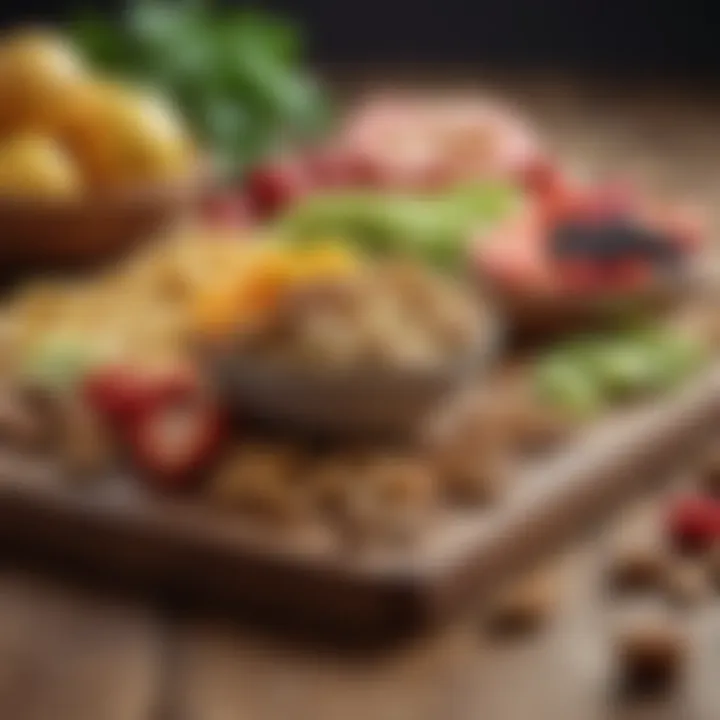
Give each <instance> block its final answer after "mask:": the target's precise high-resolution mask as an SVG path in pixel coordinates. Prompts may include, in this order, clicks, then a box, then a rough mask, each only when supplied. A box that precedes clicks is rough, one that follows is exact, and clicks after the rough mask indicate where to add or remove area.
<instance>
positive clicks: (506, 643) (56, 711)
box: [0, 79, 720, 720]
mask: <svg viewBox="0 0 720 720" xmlns="http://www.w3.org/2000/svg"><path fill="white" fill-rule="evenodd" d="M504 88H505V90H506V92H509V93H510V94H511V95H512V96H513V97H516V98H517V100H518V103H519V104H520V105H521V106H522V107H524V108H525V109H527V110H528V111H529V112H531V113H532V114H533V116H534V117H536V118H537V119H538V121H539V122H540V123H541V125H543V126H544V127H545V129H546V130H547V132H548V133H549V134H550V135H551V137H552V139H553V143H554V144H555V145H556V146H557V147H558V148H559V149H560V151H561V152H562V153H563V154H565V155H566V156H568V157H570V158H582V159H584V160H586V161H589V162H590V163H591V164H593V165H594V166H595V167H597V168H599V169H600V170H602V169H607V168H613V167H628V168H630V170H631V172H632V173H633V174H636V175H638V176H640V177H642V178H644V179H645V180H646V181H647V182H648V183H650V184H652V185H653V186H655V187H657V188H660V189H670V190H673V191H683V192H687V193H690V194H691V195H692V196H693V197H695V198H696V199H697V200H699V201H701V202H704V203H706V204H708V205H709V206H710V207H712V206H713V205H717V204H718V201H720V133H718V132H717V128H718V127H720V102H718V99H717V97H708V95H707V93H706V92H704V91H703V90H702V89H699V90H695V91H692V90H691V89H690V88H687V87H686V88H682V87H681V88H679V89H674V90H671V89H669V88H664V87H660V88H659V89H658V88H650V87H647V86H642V87H640V86H626V87H625V88H622V89H620V90H618V89H617V87H613V86H612V85H603V84H597V83H596V84H591V83H586V82H571V81H569V80H562V81H560V80H557V79H553V80H552V81H549V80H546V81H542V82H541V81H540V80H538V79H536V80H534V81H532V82H529V83H528V82H521V81H520V80H517V79H514V80H513V79H510V80H508V79H505V80H504ZM690 460H691V459H690V458H688V461H690ZM87 542H88V543H92V542H93V537H92V536H91V535H89V536H88V537H87ZM4 550H5V551H6V552H4V553H3V556H5V555H12V548H4ZM558 562H560V560H558ZM562 566H563V570H564V572H561V573H560V578H561V581H560V582H561V584H562V585H563V588H564V591H563V592H562V593H561V594H560V597H561V599H562V600H561V602H562V608H561V611H560V612H558V613H557V614H556V616H555V619H554V620H553V621H552V622H551V623H550V624H549V625H548V626H547V627H546V628H545V629H544V630H543V631H541V632H540V633H538V634H536V635H535V636H532V637H530V638H524V639H523V638H518V639H516V640H514V641H510V640H508V639H503V640H500V639H497V638H492V637H488V636H487V635H486V634H484V633H482V632H481V631H480V629H479V624H478V619H477V617H476V616H471V617H466V618H464V619H462V620H459V621H458V623H457V624H456V625H453V626H452V627H450V628H447V629H446V630H445V631H444V632H443V633H441V634H439V635H435V636H433V637H429V638H425V639H423V640H422V641H421V642H420V641H419V642H418V643H416V644H413V645H410V646H405V647H403V648H401V649H398V650H396V651H393V652H391V653H387V654H383V655H381V656H374V657H341V656H337V655H334V654H329V653H327V652H323V651H320V650H319V649H316V650H314V651H311V650H310V649H308V648H306V647H305V648H303V647H296V646H289V645H285V644H281V643H279V642H276V641H271V640H269V639H265V638H262V637H261V636H257V635H255V634H253V633H250V632H248V631H247V629H246V628H241V627H238V626H236V625H234V624H232V623H230V622H229V621H227V620H221V619H213V618H211V617H200V616H194V615H189V616H188V615H186V614H179V613H177V612H175V611H174V610H173V605H174V604H173V603H169V602H167V601H161V600H158V599H156V600H155V601H151V600H150V599H147V598H145V599H131V598H127V597H125V598H123V597H121V596H109V595H104V594H100V593H99V592H98V591H97V590H90V589H86V588H84V587H81V586H77V585H74V584H70V583H68V582H65V581H61V580H58V579H52V578H51V577H50V576H38V575H36V574H34V573H33V572H31V571H30V570H18V569H16V567H14V566H11V565H10V564H8V563H5V562H4V563H3V565H2V567H1V568H0V718H1V719H2V720H45V719H46V718H47V719H48V720H50V719H52V720H175V719H177V720H226V719H228V720H230V719H232V720H245V719H248V720H276V719H277V720H293V719H294V718H298V719H300V720H302V719H304V718H313V720H336V719H340V718H342V720H354V719H355V718H358V719H360V718H363V719H365V718H372V720H406V719H407V720H446V719H447V720H475V719H477V718H483V719H487V720H526V719H527V718H533V720H566V719H567V720H596V719H597V720H601V719H603V718H614V719H615V720H640V719H641V718H652V719H653V720H665V719H666V718H667V719H668V720H671V719H672V720H682V719H684V718H688V719H689V720H717V718H718V717H720V710H719V709H718V708H720V683H718V682H717V677H718V673H720V653H718V647H720V603H716V604H712V603H710V604H708V605H707V606H704V607H702V608H701V609H700V610H699V611H698V612H695V613H692V614H691V615H690V616H689V617H688V622H689V624H690V631H691V634H692V637H693V642H692V644H691V656H690V658H689V663H688V667H687V672H686V677H684V678H683V681H682V682H681V683H680V685H679V686H678V688H677V690H676V691H675V692H674V693H672V694H671V695H669V696H668V697H667V698H664V699H663V700H662V701H657V702H653V703H645V704H636V703H633V702H621V701H620V700H619V699H617V697H616V695H615V694H614V693H613V692H612V683H611V677H612V672H611V670H612V668H611V666H610V664H609V658H608V647H607V634H606V632H605V628H606V623H607V617H606V608H605V605H604V603H603V601H602V599H601V595H602V593H601V592H600V587H599V580H598V565H597V553H596V550H595V547H594V544H593V543H592V542H590V544H589V545H587V546H579V547H577V548H576V549H575V550H574V551H573V552H572V554H571V555H570V556H568V557H567V558H564V559H563V560H562Z"/></svg>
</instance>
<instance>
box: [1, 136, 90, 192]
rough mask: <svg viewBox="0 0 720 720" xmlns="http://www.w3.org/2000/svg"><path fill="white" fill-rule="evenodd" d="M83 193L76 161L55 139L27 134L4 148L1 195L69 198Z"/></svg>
mask: <svg viewBox="0 0 720 720" xmlns="http://www.w3.org/2000/svg"><path fill="white" fill-rule="evenodd" d="M82 189H83V187H82V180H81V177H80V174H79V173H78V170H77V168H76V167H75V165H74V163H73V161H72V159H71V158H70V157H69V156H68V155H67V153H66V152H65V150H64V149H63V147H62V146H61V145H59V144H58V143H57V142H55V141H54V140H52V139H51V138H49V137H46V136H43V135H37V134H24V135H16V136H13V137H11V138H9V139H7V140H6V141H5V142H3V143H2V144H0V195H4V196H13V197H54V198H69V197H76V196H78V195H79V194H80V193H81V192H82Z"/></svg>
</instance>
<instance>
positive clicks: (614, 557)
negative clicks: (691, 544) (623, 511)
mask: <svg viewBox="0 0 720 720" xmlns="http://www.w3.org/2000/svg"><path fill="white" fill-rule="evenodd" d="M668 570H669V553H668V551H667V547H666V545H665V543H664V542H663V538H662V536H661V534H660V527H659V524H658V523H657V522H655V518H654V517H652V516H648V513H644V512H642V513H635V514H634V516H633V517H631V518H628V519H626V520H625V521H624V522H621V523H620V525H619V526H618V529H617V530H616V532H615V534H614V536H613V537H612V539H611V543H610V550H609V559H608V567H607V573H608V578H609V581H610V584H611V585H612V587H613V588H615V589H617V590H630V591H634V590H647V589H657V588H659V587H663V585H664V584H665V579H666V577H667V574H668Z"/></svg>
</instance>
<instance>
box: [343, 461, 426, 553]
mask: <svg viewBox="0 0 720 720" xmlns="http://www.w3.org/2000/svg"><path fill="white" fill-rule="evenodd" d="M436 490H437V485H436V480H435V477H434V475H433V473H432V472H431V470H430V469H429V468H428V467H427V465H426V464H424V463H422V462H421V461H419V460H417V459H413V458H406V457H402V456H397V457H395V456H378V457H373V458H369V459H368V462H367V465H366V466H365V468H364V469H363V470H362V471H361V473H360V474H359V475H358V476H357V477H356V478H355V481H354V483H353V484H352V486H351V487H350V488H349V493H348V503H347V506H346V516H345V520H346V522H347V524H348V528H347V529H348V530H349V532H350V533H351V534H352V535H353V536H354V537H355V538H356V539H357V538H360V539H368V538H371V537H375V538H381V539H387V540H397V541H403V540H407V539H409V538H412V537H415V536H416V535H417V533H418V531H419V529H420V528H421V527H422V526H423V525H424V524H425V523H426V522H427V521H428V519H429V517H430V515H431V513H432V511H433V509H434V507H435V499H436Z"/></svg>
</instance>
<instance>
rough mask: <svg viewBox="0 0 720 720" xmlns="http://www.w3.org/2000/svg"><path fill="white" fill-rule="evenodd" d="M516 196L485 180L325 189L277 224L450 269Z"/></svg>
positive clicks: (299, 236)
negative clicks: (449, 185) (434, 188)
mask: <svg viewBox="0 0 720 720" xmlns="http://www.w3.org/2000/svg"><path fill="white" fill-rule="evenodd" d="M517 202H518V196H517V193H516V191H515V190H513V189H512V188H510V187H509V186H506V185H500V184H489V183H488V184H476V185H469V186H461V187H456V188H453V189H451V190H449V191H446V192H444V193H440V194H438V195H434V196H431V197H420V196H413V195H400V196H397V195H386V194H382V193H379V192H370V191H364V192H362V191H361V192H340V193H328V194H323V195H315V196H313V197H311V198H309V199H308V200H306V201H305V202H304V203H300V204H299V205H296V206H295V207H293V208H291V210H290V211H289V212H288V214H287V215H285V217H283V218H281V220H280V222H279V228H278V229H279V233H280V234H281V235H283V236H285V237H287V238H290V239H291V240H294V241H298V242H307V241H313V240H316V239H323V238H327V237H329V236H331V237H340V238H343V239H345V240H346V241H347V242H349V243H352V244H354V245H355V246H357V247H358V248H359V249H361V250H363V251H366V252H369V253H371V254H376V255H405V256H409V257H417V258H419V259H421V260H424V261H426V262H429V263H431V264H433V265H435V266H438V267H443V268H447V269H454V268H458V267H460V266H461V265H462V262H463V261H464V260H465V257H466V253H467V247H468V242H469V240H470V237H471V235H472V234H474V233H475V232H477V231H482V230H483V229H484V228H487V227H489V226H491V225H492V224H493V223H495V222H497V221H498V220H500V219H501V218H502V217H504V216H505V215H506V214H508V213H509V212H510V211H511V209H512V208H513V207H514V206H515V205H516V203H517Z"/></svg>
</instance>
